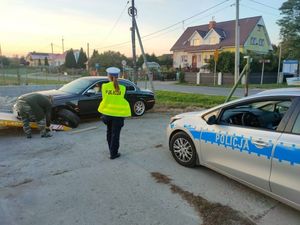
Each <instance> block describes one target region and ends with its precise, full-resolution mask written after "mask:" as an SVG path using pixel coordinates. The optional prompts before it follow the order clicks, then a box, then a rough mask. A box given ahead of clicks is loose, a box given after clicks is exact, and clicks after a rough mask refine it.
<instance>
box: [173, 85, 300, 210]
mask: <svg viewBox="0 0 300 225" xmlns="http://www.w3.org/2000/svg"><path fill="white" fill-rule="evenodd" d="M167 134H168V141H169V148H170V151H171V152H172V155H173V157H174V158H175V160H176V161H177V162H178V163H179V164H181V165H183V166H187V167H193V166H196V165H202V166H206V167H208V168H211V169H213V170H215V171H217V172H220V173H222V174H224V175H226V176H228V177H230V178H233V179H235V180H237V181H240V182H242V183H244V184H246V185H247V186H250V187H252V188H254V189H256V190H258V191H261V192H263V193H265V194H268V195H269V196H272V197H273V198H275V199H277V200H279V201H282V202H284V203H286V204H288V205H290V206H292V207H294V208H296V209H298V210H300V179H299V177H300V89H299V88H287V89H274V90H268V91H263V92H261V93H259V94H256V95H252V96H250V97H246V98H242V99H238V100H235V101H232V102H228V103H225V104H222V105H220V106H217V107H214V108H212V109H209V110H205V111H201V112H192V113H183V114H179V115H176V116H174V117H172V118H171V121H170V124H169V126H168V128H167Z"/></svg>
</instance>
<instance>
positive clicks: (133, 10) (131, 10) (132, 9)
mask: <svg viewBox="0 0 300 225" xmlns="http://www.w3.org/2000/svg"><path fill="white" fill-rule="evenodd" d="M128 14H129V16H131V17H132V26H131V28H130V29H131V44H132V64H133V82H134V83H135V84H137V68H136V47H135V16H136V15H137V10H136V8H135V6H134V0H131V7H129V8H128Z"/></svg>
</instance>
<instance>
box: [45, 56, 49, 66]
mask: <svg viewBox="0 0 300 225" xmlns="http://www.w3.org/2000/svg"><path fill="white" fill-rule="evenodd" d="M45 66H49V62H48V58H47V57H45Z"/></svg>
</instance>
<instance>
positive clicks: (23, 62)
mask: <svg viewBox="0 0 300 225" xmlns="http://www.w3.org/2000/svg"><path fill="white" fill-rule="evenodd" d="M20 65H24V66H27V62H26V60H25V58H24V56H22V57H21V58H20Z"/></svg>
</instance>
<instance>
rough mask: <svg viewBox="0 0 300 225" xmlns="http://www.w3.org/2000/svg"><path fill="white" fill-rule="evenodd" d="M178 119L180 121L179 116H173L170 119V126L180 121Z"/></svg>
mask: <svg viewBox="0 0 300 225" xmlns="http://www.w3.org/2000/svg"><path fill="white" fill-rule="evenodd" d="M180 119H182V117H181V116H178V115H176V116H173V117H171V119H170V124H171V123H174V122H175V121H176V120H180Z"/></svg>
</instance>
